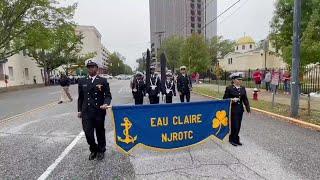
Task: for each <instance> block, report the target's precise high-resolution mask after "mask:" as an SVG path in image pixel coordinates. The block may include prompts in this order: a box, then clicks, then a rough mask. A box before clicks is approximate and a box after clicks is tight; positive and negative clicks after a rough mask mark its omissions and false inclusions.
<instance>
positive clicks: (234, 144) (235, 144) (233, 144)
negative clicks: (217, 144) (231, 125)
mask: <svg viewBox="0 0 320 180" xmlns="http://www.w3.org/2000/svg"><path fill="white" fill-rule="evenodd" d="M230 144H232V146H238V144H237V143H234V142H232V141H230Z"/></svg>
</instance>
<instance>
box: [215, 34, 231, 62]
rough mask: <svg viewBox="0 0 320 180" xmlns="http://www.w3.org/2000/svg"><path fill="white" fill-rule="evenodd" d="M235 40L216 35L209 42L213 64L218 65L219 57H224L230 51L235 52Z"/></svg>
mask: <svg viewBox="0 0 320 180" xmlns="http://www.w3.org/2000/svg"><path fill="white" fill-rule="evenodd" d="M234 47H235V42H234V41H231V40H228V39H223V37H222V36H215V37H213V38H212V39H211V41H210V42H209V53H210V59H211V60H212V65H216V64H217V62H218V59H219V58H223V57H224V56H225V55H227V54H228V53H230V52H234Z"/></svg>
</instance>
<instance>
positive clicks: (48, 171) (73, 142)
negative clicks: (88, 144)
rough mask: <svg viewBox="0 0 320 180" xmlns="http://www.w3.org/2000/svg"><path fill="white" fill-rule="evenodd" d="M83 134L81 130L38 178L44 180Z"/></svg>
mask: <svg viewBox="0 0 320 180" xmlns="http://www.w3.org/2000/svg"><path fill="white" fill-rule="evenodd" d="M83 136H84V132H83V131H82V132H81V133H80V134H79V135H78V136H77V137H76V138H75V139H74V140H73V141H72V142H71V144H69V146H68V147H67V148H66V149H65V150H64V151H63V152H62V153H61V154H60V156H59V157H58V158H57V159H56V160H55V161H54V163H53V164H51V165H50V166H49V167H48V168H47V170H46V171H45V172H44V173H43V174H42V175H41V176H40V177H39V178H38V180H45V179H47V178H48V177H49V175H50V174H51V173H52V171H53V170H54V169H55V168H56V167H57V166H58V164H59V163H60V162H61V161H62V160H63V159H64V158H65V157H66V156H67V155H68V154H69V152H70V151H71V150H72V149H73V147H74V146H75V145H76V144H77V143H78V141H79V140H80V139H81V138H82V137H83Z"/></svg>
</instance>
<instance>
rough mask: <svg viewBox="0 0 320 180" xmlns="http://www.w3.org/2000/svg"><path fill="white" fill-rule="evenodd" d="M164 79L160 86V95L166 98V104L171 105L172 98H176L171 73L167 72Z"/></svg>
mask: <svg viewBox="0 0 320 180" xmlns="http://www.w3.org/2000/svg"><path fill="white" fill-rule="evenodd" d="M166 78H167V79H166V81H165V82H164V83H163V86H162V94H163V95H164V96H165V97H166V103H172V96H176V85H175V83H174V80H173V76H172V73H170V72H168V73H167V74H166Z"/></svg>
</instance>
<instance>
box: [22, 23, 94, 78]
mask: <svg viewBox="0 0 320 180" xmlns="http://www.w3.org/2000/svg"><path fill="white" fill-rule="evenodd" d="M81 39H82V36H81V35H77V34H76V32H75V26H74V25H73V24H62V25H59V26H57V27H53V28H51V27H49V28H47V27H45V26H44V25H43V24H41V23H38V24H37V26H34V29H33V31H31V32H30V33H29V36H27V38H26V48H27V51H26V53H27V55H28V56H30V57H32V58H33V59H34V60H35V61H36V62H37V64H38V65H39V66H40V67H43V69H44V79H45V83H46V84H48V79H49V75H50V72H51V71H52V70H54V69H56V68H58V67H59V66H61V65H65V66H66V71H67V70H68V68H69V66H70V65H71V64H77V63H79V61H84V60H85V59H87V58H90V57H89V56H90V54H89V55H83V56H81V55H80V51H81V49H82V46H81V45H82V42H81Z"/></svg>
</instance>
